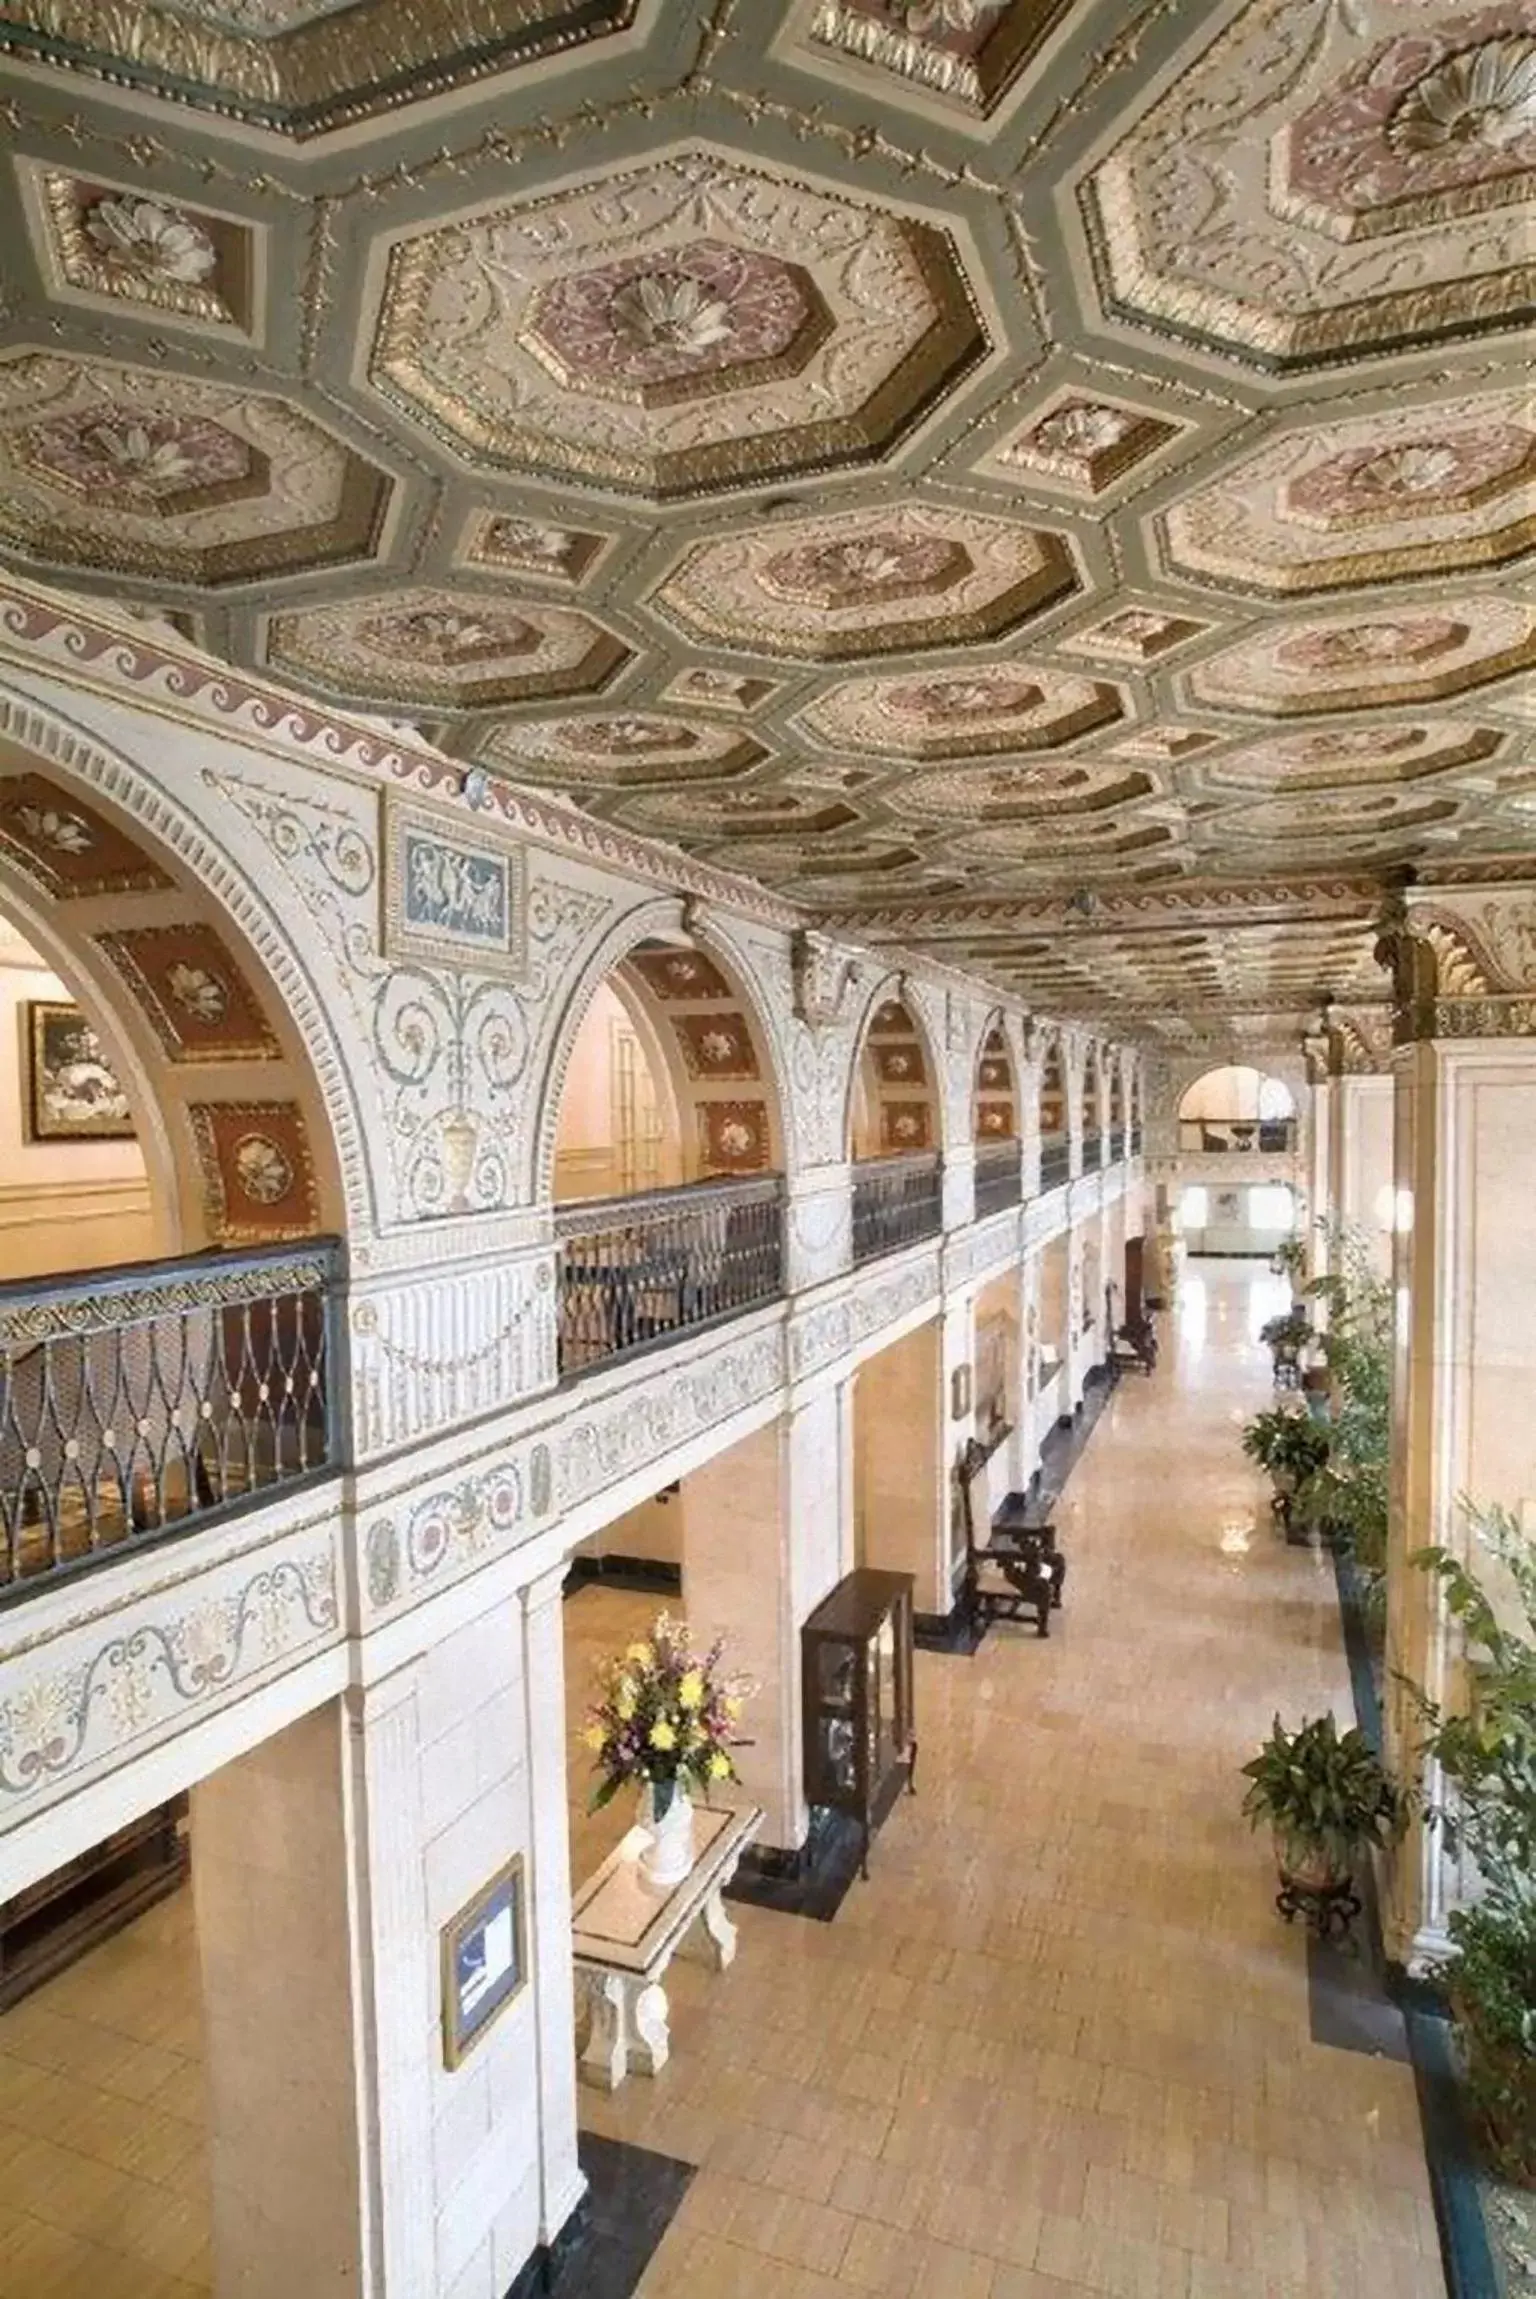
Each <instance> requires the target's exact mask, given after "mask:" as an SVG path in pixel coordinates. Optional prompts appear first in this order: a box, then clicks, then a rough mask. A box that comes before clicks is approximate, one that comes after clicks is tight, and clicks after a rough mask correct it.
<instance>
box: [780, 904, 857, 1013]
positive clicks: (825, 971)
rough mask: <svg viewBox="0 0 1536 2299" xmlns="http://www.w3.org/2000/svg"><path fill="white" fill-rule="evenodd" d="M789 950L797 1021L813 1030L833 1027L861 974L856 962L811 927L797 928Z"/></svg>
mask: <svg viewBox="0 0 1536 2299" xmlns="http://www.w3.org/2000/svg"><path fill="white" fill-rule="evenodd" d="M789 949H790V966H791V969H792V972H793V977H794V1013H795V1017H796V1019H797V1020H798V1021H801V1022H804V1023H806V1024H808V1026H809V1027H810V1028H811V1029H813V1030H824V1029H827V1028H830V1026H831V1025H832V1024H833V1023H834V1022H836V1021H837V1020H838V1019H839V1018H840V1017H841V1015H842V1012H843V1007H844V1004H845V1002H846V1000H847V996H848V992H849V989H850V987H851V985H852V983H853V981H854V979H855V976H856V974H857V971H858V969H857V966H856V964H855V961H854V960H853V958H852V957H851V956H850V955H849V954H848V952H846V951H844V950H839V949H838V947H837V945H836V943H834V942H829V941H828V940H827V938H826V936H825V935H824V934H817V933H813V932H812V930H811V929H810V927H808V926H801V927H797V928H796V930H795V932H794V934H793V935H792V936H791V938H790V945H789Z"/></svg>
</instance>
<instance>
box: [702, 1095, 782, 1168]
mask: <svg viewBox="0 0 1536 2299" xmlns="http://www.w3.org/2000/svg"><path fill="white" fill-rule="evenodd" d="M696 1107H697V1110H698V1122H699V1155H700V1161H701V1163H702V1165H703V1167H704V1170H705V1172H706V1173H762V1172H763V1171H764V1170H765V1169H766V1167H767V1165H768V1160H769V1156H770V1149H769V1132H768V1109H767V1104H766V1103H764V1102H699V1103H698V1104H696Z"/></svg>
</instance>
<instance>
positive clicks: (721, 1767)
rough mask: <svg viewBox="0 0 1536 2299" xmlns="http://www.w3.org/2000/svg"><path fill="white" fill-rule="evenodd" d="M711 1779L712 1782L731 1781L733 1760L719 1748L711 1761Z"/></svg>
mask: <svg viewBox="0 0 1536 2299" xmlns="http://www.w3.org/2000/svg"><path fill="white" fill-rule="evenodd" d="M709 1777H710V1779H711V1780H729V1779H730V1777H731V1760H730V1758H729V1757H728V1756H727V1755H726V1753H725V1751H724V1749H723V1748H717V1749H716V1750H715V1753H714V1755H713V1756H712V1757H711V1758H710V1760H709Z"/></svg>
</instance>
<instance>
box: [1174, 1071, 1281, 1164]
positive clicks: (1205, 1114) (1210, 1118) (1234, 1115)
mask: <svg viewBox="0 0 1536 2299" xmlns="http://www.w3.org/2000/svg"><path fill="white" fill-rule="evenodd" d="M1295 1146H1296V1103H1295V1099H1294V1097H1293V1095H1292V1093H1291V1090H1290V1087H1289V1086H1288V1085H1286V1083H1285V1081H1284V1079H1283V1078H1276V1077H1271V1076H1269V1075H1267V1074H1266V1073H1265V1072H1264V1071H1262V1070H1258V1069H1254V1068H1253V1067H1251V1066H1250V1065H1248V1064H1246V1063H1226V1064H1223V1065H1222V1066H1221V1067H1219V1068H1216V1069H1211V1070H1206V1071H1204V1072H1203V1073H1202V1075H1201V1076H1200V1077H1198V1078H1196V1079H1195V1080H1194V1082H1193V1083H1192V1084H1191V1085H1189V1086H1187V1087H1186V1088H1185V1090H1184V1093H1183V1094H1182V1096H1181V1097H1180V1100H1179V1147H1180V1149H1181V1150H1185V1151H1195V1152H1197V1153H1201V1154H1216V1153H1220V1152H1231V1151H1239V1152H1242V1151H1248V1152H1257V1153H1261V1154H1264V1155H1274V1156H1278V1155H1283V1154H1285V1153H1286V1152H1287V1151H1290V1150H1293V1149H1294V1148H1295Z"/></svg>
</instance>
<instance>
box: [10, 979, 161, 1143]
mask: <svg viewBox="0 0 1536 2299" xmlns="http://www.w3.org/2000/svg"><path fill="white" fill-rule="evenodd" d="M24 1032H25V1036H24V1043H23V1048H22V1061H23V1066H24V1069H25V1076H24V1077H23V1080H22V1089H23V1090H22V1107H23V1108H24V1110H25V1111H26V1119H27V1137H28V1139H29V1140H30V1141H35V1142H87V1141H89V1142H130V1141H132V1140H133V1138H134V1136H133V1113H132V1111H131V1110H130V1109H129V1106H128V1096H127V1095H126V1094H125V1093H124V1091H123V1089H122V1085H121V1084H120V1082H119V1080H118V1077H117V1073H116V1072H115V1071H114V1069H113V1067H112V1065H111V1063H110V1062H109V1061H108V1059H107V1057H106V1053H105V1051H104V1049H103V1047H102V1043H101V1040H100V1039H99V1038H98V1037H97V1035H96V1032H95V1031H94V1030H93V1029H92V1027H91V1025H90V1023H89V1022H88V1021H87V1020H86V1018H85V1016H84V1015H83V1014H82V1013H81V1011H80V1009H79V1007H78V1006H66V1005H61V1004H54V1003H52V1002H50V1001H49V1000H47V999H42V998H31V999H28V1001H27V1005H26V1009H25V1015H24Z"/></svg>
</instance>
